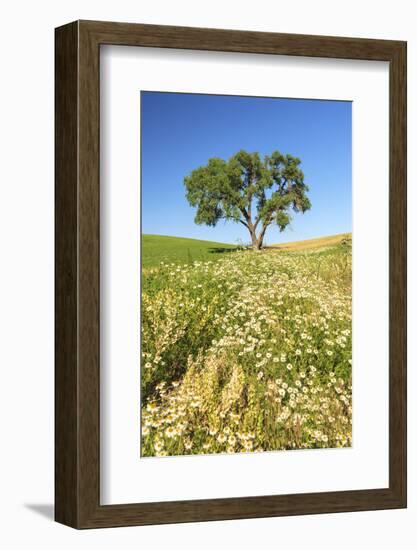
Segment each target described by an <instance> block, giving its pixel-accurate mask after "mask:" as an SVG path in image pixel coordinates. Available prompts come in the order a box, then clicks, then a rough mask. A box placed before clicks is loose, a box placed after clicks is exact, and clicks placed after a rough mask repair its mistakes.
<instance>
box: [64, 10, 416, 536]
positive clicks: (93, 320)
mask: <svg viewBox="0 0 417 550" xmlns="http://www.w3.org/2000/svg"><path fill="white" fill-rule="evenodd" d="M102 44H120V45H130V46H152V47H158V48H181V49H191V50H211V51H225V52H245V53H262V54H272V55H292V56H307V57H323V58H344V59H363V60H380V61H387V62H389V75H390V76H389V79H390V99H389V102H390V104H389V107H390V121H389V123H390V129H389V132H390V135H389V141H390V146H389V154H390V169H389V177H390V183H389V186H390V187H389V189H390V190H389V207H390V213H389V224H390V225H389V227H390V229H389V240H390V243H389V262H390V264H389V344H390V347H389V487H388V488H382V489H370V490H358V491H339V492H327V493H312V494H295V495H268V496H259V497H245V498H224V499H210V500H192V501H178V502H159V503H144V504H124V505H105V506H103V505H100V499H99V487H100V483H99V477H100V468H99V464H100V462H99V457H100V454H99V443H100V437H99V426H100V423H99V414H100V413H99V408H100V402H99V388H100V383H99V377H100V372H99V365H100V358H99V284H100V281H99V200H100V192H99V162H100V161H99V133H100V128H99V55H100V53H99V52H100V45H102ZM55 45H56V65H55V77H56V96H55V109H56V142H55V143H56V164H55V170H56V199H55V200H56V264H55V269H56V331H55V346H56V351H55V354H56V355H55V357H56V361H55V362H56V370H55V395H56V398H55V415H56V417H55V438H56V443H55V445H56V446H55V449H56V451H55V455H56V456H55V519H56V521H58V522H61V523H64V524H66V525H69V526H72V527H75V528H94V527H116V526H124V525H144V524H156V523H175V522H188V521H207V520H224V519H235V518H256V517H265V516H287V515H294V514H317V513H327V512H347V511H358V510H380V509H386V508H404V507H405V506H406V43H405V42H399V41H387V40H368V39H358V38H335V37H330V36H307V35H292V34H275V33H260V32H247V31H230V30H217V29H198V28H187V27H169V26H156V25H139V24H130V23H129V24H124V23H110V22H106V23H104V22H93V21H77V22H73V23H70V24H68V25H65V26H63V27H59V28H57V29H56V35H55ZM375 130H376V131H377V129H375Z"/></svg>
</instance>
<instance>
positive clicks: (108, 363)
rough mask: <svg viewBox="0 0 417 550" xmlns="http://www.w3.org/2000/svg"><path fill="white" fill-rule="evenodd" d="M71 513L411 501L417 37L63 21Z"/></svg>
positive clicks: (62, 386) (182, 515) (218, 511)
mask: <svg viewBox="0 0 417 550" xmlns="http://www.w3.org/2000/svg"><path fill="white" fill-rule="evenodd" d="M55 344H56V371H55V379H56V388H55V390H56V391H55V396H56V397H55V399H56V410H55V412H56V416H55V419H56V420H55V422H56V434H55V435H56V442H55V449H56V462H55V464H56V473H55V475H56V500H55V510H56V512H55V517H56V521H58V522H61V523H63V524H66V525H69V526H71V527H75V528H99V527H116V526H127V525H145V524H157V523H175V522H192V521H208V520H224V519H237V518H256V517H267V516H286V515H296V514H318V513H329V512H350V511H361V510H381V509H388V508H404V507H406V43H405V42H399V41H388V40H372V39H358V38H336V37H326V36H307V35H291V34H276V33H259V32H249V31H231V30H219V29H201V28H186V27H169V26H155V25H141V24H124V23H110V22H93V21H77V22H74V23H70V24H68V25H65V26H63V27H59V28H58V29H56V340H55Z"/></svg>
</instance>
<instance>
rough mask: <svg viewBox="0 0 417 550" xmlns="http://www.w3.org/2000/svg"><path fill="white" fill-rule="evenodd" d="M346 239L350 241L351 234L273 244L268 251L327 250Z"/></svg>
mask: <svg viewBox="0 0 417 550" xmlns="http://www.w3.org/2000/svg"><path fill="white" fill-rule="evenodd" d="M346 239H352V233H340V234H339V235H328V236H326V237H318V238H317V239H309V240H307V241H294V242H290V243H282V244H273V245H271V246H269V247H268V248H269V249H274V250H285V251H288V252H291V251H294V252H298V251H302V250H311V249H314V248H327V247H329V246H337V245H339V244H341V243H342V242H343V241H345V240H346Z"/></svg>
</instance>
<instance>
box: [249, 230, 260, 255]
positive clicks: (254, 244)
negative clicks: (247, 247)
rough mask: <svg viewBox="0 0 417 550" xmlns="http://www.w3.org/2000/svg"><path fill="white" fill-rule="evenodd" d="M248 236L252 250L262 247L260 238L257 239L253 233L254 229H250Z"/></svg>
mask: <svg viewBox="0 0 417 550" xmlns="http://www.w3.org/2000/svg"><path fill="white" fill-rule="evenodd" d="M250 236H251V238H252V250H256V251H258V250H261V248H262V239H261V238H260V239H258V238H257V236H256V233H255V230H253V229H252V230H251V231H250Z"/></svg>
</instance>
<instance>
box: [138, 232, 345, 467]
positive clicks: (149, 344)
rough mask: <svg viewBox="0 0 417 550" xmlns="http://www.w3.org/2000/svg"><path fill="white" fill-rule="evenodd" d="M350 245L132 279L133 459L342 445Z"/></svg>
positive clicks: (225, 260) (162, 270) (170, 269)
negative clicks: (136, 367) (136, 418)
mask: <svg viewBox="0 0 417 550" xmlns="http://www.w3.org/2000/svg"><path fill="white" fill-rule="evenodd" d="M351 264H352V262H351V247H350V243H349V242H348V243H346V242H344V243H341V244H339V245H337V246H333V247H328V248H322V249H313V250H301V251H295V252H283V251H276V250H265V251H262V252H251V251H239V252H232V253H228V254H222V258H221V259H219V260H217V261H200V262H198V261H195V262H190V263H186V264H179V265H178V264H177V263H164V262H161V263H160V264H159V265H158V266H155V267H151V268H147V269H144V270H143V276H142V310H141V315H142V334H141V350H142V361H141V399H142V404H141V438H142V445H141V453H142V456H172V455H186V454H210V453H241V452H253V451H255V452H260V451H277V450H289V449H311V448H330V447H348V446H350V445H351V438H352V427H351V418H352V388H351V383H352V380H351V354H352V347H351V281H352V277H351Z"/></svg>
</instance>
